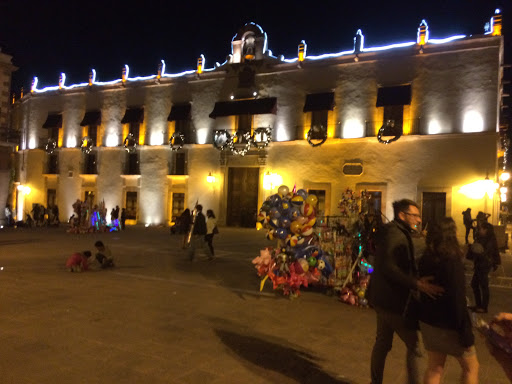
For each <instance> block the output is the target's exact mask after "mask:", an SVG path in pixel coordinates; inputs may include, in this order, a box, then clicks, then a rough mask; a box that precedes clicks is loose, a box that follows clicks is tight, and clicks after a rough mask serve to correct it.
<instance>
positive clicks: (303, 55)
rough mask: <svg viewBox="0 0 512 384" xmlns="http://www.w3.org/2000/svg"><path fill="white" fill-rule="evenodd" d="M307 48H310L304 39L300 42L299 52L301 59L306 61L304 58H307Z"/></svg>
mask: <svg viewBox="0 0 512 384" xmlns="http://www.w3.org/2000/svg"><path fill="white" fill-rule="evenodd" d="M307 49H308V45H307V44H306V42H305V41H304V40H302V41H301V42H300V44H299V53H298V58H299V61H304V59H305V58H306V50H307Z"/></svg>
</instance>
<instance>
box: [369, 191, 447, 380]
mask: <svg viewBox="0 0 512 384" xmlns="http://www.w3.org/2000/svg"><path fill="white" fill-rule="evenodd" d="M393 211H394V216H395V218H394V220H393V221H392V222H390V223H388V224H387V225H386V226H385V227H384V228H383V230H382V233H381V234H380V235H379V237H380V240H379V242H378V244H377V255H376V257H375V262H374V272H373V274H372V277H371V280H370V286H369V288H368V294H367V295H368V301H369V303H370V304H371V305H372V306H373V307H374V308H375V311H376V313H377V336H376V339H375V344H374V346H373V350H372V358H371V376H372V384H381V383H382V380H383V375H384V365H385V363H386V357H387V354H388V352H389V351H390V350H391V346H392V342H393V334H394V333H395V332H396V333H397V334H398V336H399V337H400V339H402V341H403V342H404V343H405V345H406V346H407V375H408V383H409V384H417V383H419V382H420V380H419V373H418V358H419V357H420V356H421V353H420V352H419V348H418V332H417V330H418V327H417V318H416V316H415V314H413V313H412V312H413V311H412V307H413V306H412V305H410V303H411V300H412V302H414V297H413V294H414V293H415V292H416V291H421V292H424V293H426V294H428V295H430V296H435V295H438V294H440V293H442V288H441V287H438V286H436V285H433V284H430V283H429V280H430V278H429V277H424V278H421V279H419V278H418V271H417V268H416V263H415V259H414V247H413V243H412V239H411V233H412V232H414V231H420V230H421V228H420V225H421V216H420V211H419V207H418V205H417V204H416V203H415V202H414V201H412V200H408V199H402V200H399V201H395V202H394V203H393Z"/></svg>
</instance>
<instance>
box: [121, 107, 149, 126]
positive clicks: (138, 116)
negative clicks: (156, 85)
mask: <svg viewBox="0 0 512 384" xmlns="http://www.w3.org/2000/svg"><path fill="white" fill-rule="evenodd" d="M143 121H144V108H128V109H127V110H126V112H125V114H124V116H123V119H122V120H121V124H129V123H142V122H143Z"/></svg>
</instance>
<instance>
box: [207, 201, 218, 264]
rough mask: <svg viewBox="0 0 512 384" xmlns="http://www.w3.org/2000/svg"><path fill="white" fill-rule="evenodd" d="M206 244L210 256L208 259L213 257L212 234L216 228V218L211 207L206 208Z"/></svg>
mask: <svg viewBox="0 0 512 384" xmlns="http://www.w3.org/2000/svg"><path fill="white" fill-rule="evenodd" d="M206 217H207V220H206V237H205V239H206V244H208V249H209V250H210V256H209V257H208V259H210V260H214V259H215V250H214V249H213V236H214V235H215V233H214V232H215V230H216V228H217V219H216V218H215V214H214V213H213V210H212V209H208V210H207V211H206Z"/></svg>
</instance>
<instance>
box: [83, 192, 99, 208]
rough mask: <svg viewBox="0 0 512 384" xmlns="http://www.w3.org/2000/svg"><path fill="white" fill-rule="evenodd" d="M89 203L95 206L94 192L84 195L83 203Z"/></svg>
mask: <svg viewBox="0 0 512 384" xmlns="http://www.w3.org/2000/svg"><path fill="white" fill-rule="evenodd" d="M89 200H90V201H91V204H93V205H94V204H95V200H96V195H95V194H94V191H85V194H84V201H87V202H88V201H89Z"/></svg>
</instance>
